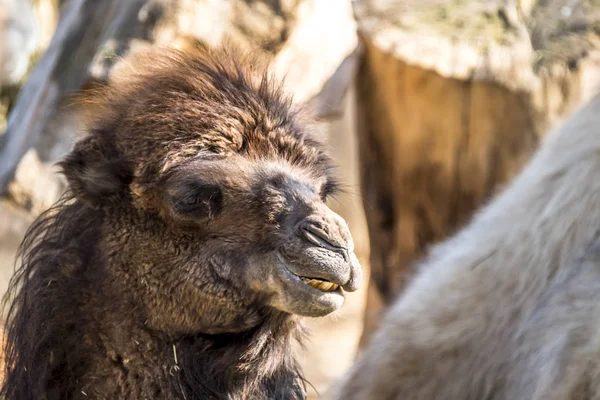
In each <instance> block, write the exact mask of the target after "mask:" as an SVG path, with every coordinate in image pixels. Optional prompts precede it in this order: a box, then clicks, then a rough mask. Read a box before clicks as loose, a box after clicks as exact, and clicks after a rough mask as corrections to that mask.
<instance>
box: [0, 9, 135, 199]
mask: <svg viewBox="0 0 600 400" xmlns="http://www.w3.org/2000/svg"><path fill="white" fill-rule="evenodd" d="M143 4H144V2H143V1H140V0H132V1H128V2H120V1H118V0H106V1H100V2H99V1H95V0H73V1H71V2H69V3H66V4H65V6H64V9H63V10H62V15H61V18H60V22H59V25H58V27H57V30H56V33H55V34H54V37H53V38H52V41H51V42H50V44H49V46H48V49H47V51H46V52H45V54H44V56H43V57H42V59H41V60H40V61H39V63H38V64H37V65H36V66H35V68H34V70H33V72H32V73H31V77H30V78H29V79H28V81H27V83H26V84H25V85H24V86H23V88H22V90H21V92H20V93H19V95H18V97H17V100H16V104H15V106H14V109H13V110H12V112H11V113H10V115H9V118H8V123H7V128H6V132H5V134H4V136H3V137H2V141H1V142H0V194H3V193H4V192H5V190H6V187H7V185H8V183H9V182H10V180H11V179H12V177H13V174H14V171H15V169H16V167H17V165H18V162H19V161H20V159H21V157H22V156H23V155H24V154H25V153H26V152H27V150H29V148H31V146H34V145H35V144H36V143H37V141H38V140H39V138H40V136H41V133H42V131H43V130H44V129H45V128H46V126H47V125H48V124H49V121H50V120H51V119H52V118H53V117H54V112H55V111H56V107H57V105H58V103H59V101H60V99H61V97H62V95H63V94H65V93H68V92H69V91H72V90H76V89H77V88H78V87H79V86H80V85H81V84H82V83H83V81H84V80H85V79H86V78H87V76H88V73H87V69H88V66H89V64H90V63H91V61H92V59H93V57H94V55H95V54H96V51H97V49H98V47H99V46H100V43H102V41H103V40H105V39H106V38H105V35H106V33H107V32H112V30H114V28H113V27H112V24H111V23H112V22H113V20H115V19H116V16H117V15H137V12H139V9H140V8H141V6H142V5H143ZM75 60H76V61H75Z"/></svg>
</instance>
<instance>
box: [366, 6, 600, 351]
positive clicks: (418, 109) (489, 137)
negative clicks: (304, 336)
mask: <svg viewBox="0 0 600 400" xmlns="http://www.w3.org/2000/svg"><path fill="white" fill-rule="evenodd" d="M354 13H355V17H356V19H357V23H358V31H359V37H360V38H361V41H362V42H363V43H364V46H365V57H364V59H363V60H362V63H361V65H360V67H359V72H358V75H357V78H356V84H357V90H358V96H357V98H358V107H357V109H358V111H357V112H358V121H359V122H358V135H359V143H360V145H359V149H360V150H359V157H360V168H361V190H362V195H363V200H364V208H365V213H366V218H367V224H368V227H369V236H370V243H371V244H370V248H371V256H370V264H371V279H370V287H369V293H368V300H367V311H366V313H365V330H364V333H363V338H362V341H361V345H362V344H364V343H365V342H366V341H367V340H368V338H369V337H370V334H371V332H372V331H373V330H374V329H375V328H376V327H377V323H378V320H379V317H380V315H381V312H382V311H383V310H385V307H386V306H387V305H388V304H390V302H391V301H393V300H394V299H395V298H396V297H397V296H398V295H399V294H400V293H401V291H402V289H403V287H404V285H405V284H406V282H407V281H408V280H409V279H410V277H411V275H412V273H413V272H414V265H415V263H416V262H417V261H418V260H419V259H420V258H421V257H422V256H423V255H424V252H425V251H426V249H427V248H428V247H429V246H430V245H431V244H433V243H435V242H438V241H440V240H442V239H444V238H445V237H447V236H448V235H450V234H452V233H453V232H455V231H456V230H457V229H459V228H460V227H461V226H462V225H463V224H464V223H465V222H466V221H468V220H469V219H470V218H471V216H472V215H473V213H474V211H475V210H476V209H477V208H478V207H480V206H481V205H482V203H484V202H485V201H486V199H488V198H489V197H490V196H491V195H492V194H493V193H494V192H495V191H497V190H500V189H501V187H502V185H503V184H504V183H506V182H507V181H508V180H509V179H510V178H511V177H512V176H514V175H515V173H516V172H517V171H518V170H519V169H520V168H521V166H522V165H523V163H524V162H525V161H526V160H527V159H528V157H529V155H530V154H531V153H532V151H533V150H534V149H535V148H536V146H537V145H538V143H539V141H540V139H541V138H542V137H543V135H544V133H545V132H546V131H547V130H548V129H549V128H550V127H551V126H552V125H553V124H555V123H556V122H557V121H558V120H559V119H560V118H563V117H565V116H566V115H568V114H569V113H570V112H571V111H572V110H573V109H574V108H575V107H576V106H578V105H579V104H581V103H582V102H583V101H585V100H586V99H588V98H590V97H591V95H592V94H593V93H595V91H596V88H597V87H598V83H599V82H600V79H599V75H598V73H597V72H596V71H597V70H598V65H599V60H600V52H598V43H599V41H598V39H600V37H599V36H598V33H597V31H598V26H600V25H599V22H600V7H598V6H593V5H592V2H588V1H578V0H568V1H567V0H565V1H563V0H553V1H544V2H542V1H540V2H536V1H534V0H530V1H519V2H517V1H516V0H487V1H479V0H451V1H446V0H427V1H420V0H357V1H355V2H354Z"/></svg>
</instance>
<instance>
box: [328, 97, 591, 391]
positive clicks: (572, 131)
mask: <svg viewBox="0 0 600 400" xmlns="http://www.w3.org/2000/svg"><path fill="white" fill-rule="evenodd" d="M599 231H600V95H596V97H595V98H593V99H592V100H591V101H590V102H589V103H588V104H587V105H586V106H584V107H582V108H581V109H579V110H578V111H577V112H576V113H575V114H574V115H573V116H572V117H571V118H570V119H569V120H567V121H566V122H565V123H564V124H562V126H560V127H559V128H558V129H556V130H555V131H553V132H550V133H549V134H548V136H547V137H546V139H545V140H544V141H543V142H542V144H541V146H540V148H539V150H538V151H537V152H536V153H535V154H534V156H533V158H532V159H531V160H530V161H529V163H528V164H527V165H526V166H525V168H524V170H523V171H522V172H521V173H520V174H519V175H518V176H517V177H516V178H515V179H514V180H513V181H512V182H511V183H510V185H508V187H506V188H505V189H504V190H503V191H502V193H500V194H499V195H498V196H497V197H496V198H495V199H493V200H492V201H491V203H490V204H488V205H487V206H485V207H483V209H482V210H481V211H480V212H479V213H478V214H477V215H475V217H474V218H473V220H472V221H471V223H469V224H468V225H467V226H466V227H465V228H464V229H462V230H461V231H460V232H458V233H457V234H456V235H455V236H454V237H452V238H450V239H449V240H447V241H445V242H444V243H441V244H439V245H437V246H435V247H433V248H432V249H431V252H430V254H429V255H428V257H427V259H426V260H424V261H423V262H422V264H421V266H420V268H419V271H418V273H417V274H416V276H415V277H414V279H413V281H412V283H411V284H410V285H409V287H408V288H407V289H406V291H405V292H404V294H403V295H401V297H400V298H399V299H398V300H397V301H396V302H395V304H394V305H393V306H392V307H391V308H390V310H389V311H388V313H387V315H386V316H385V318H384V321H383V323H382V325H381V327H380V329H379V330H378V332H377V333H376V334H375V335H374V337H373V338H372V339H371V341H370V344H369V345H368V347H367V348H366V349H365V351H364V353H363V354H362V355H361V356H360V357H359V360H358V362H357V364H356V365H355V367H354V368H353V369H352V371H350V373H349V374H348V376H347V377H346V379H345V380H344V382H342V384H340V388H339V390H338V391H337V393H336V398H339V399H343V400H359V399H360V400H367V399H369V400H391V399H402V400H434V399H436V400H437V399H443V400H500V399H502V400H534V399H535V400H559V399H560V400H566V399H569V400H574V399H577V400H583V399H600V241H598V235H597V232H599Z"/></svg>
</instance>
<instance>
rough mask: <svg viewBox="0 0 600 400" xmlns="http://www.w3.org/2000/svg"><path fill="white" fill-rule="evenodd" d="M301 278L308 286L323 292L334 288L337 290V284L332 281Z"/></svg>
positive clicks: (331, 290)
mask: <svg viewBox="0 0 600 400" xmlns="http://www.w3.org/2000/svg"><path fill="white" fill-rule="evenodd" d="M302 280H303V281H304V282H305V283H306V284H307V285H310V286H312V287H314V288H315V289H319V290H321V291H323V292H333V291H334V290H337V288H338V287H339V286H338V285H336V284H335V283H333V282H328V281H322V280H320V279H308V278H302Z"/></svg>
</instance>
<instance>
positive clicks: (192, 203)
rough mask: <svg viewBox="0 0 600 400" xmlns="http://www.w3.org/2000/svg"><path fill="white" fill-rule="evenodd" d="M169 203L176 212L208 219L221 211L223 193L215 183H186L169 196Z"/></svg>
mask: <svg viewBox="0 0 600 400" xmlns="http://www.w3.org/2000/svg"><path fill="white" fill-rule="evenodd" d="M171 204H172V205H173V208H174V209H175V212H177V213H178V214H182V215H185V216H189V217H193V218H198V219H204V218H209V219H210V218H212V217H213V216H215V215H216V214H218V213H219V212H220V211H221V207H222V205H223V193H222V191H221V188H220V187H218V186H216V185H210V184H204V183H198V182H194V183H188V184H186V185H184V186H183V187H181V188H179V189H178V190H177V191H176V192H175V194H173V195H172V196H171Z"/></svg>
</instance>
